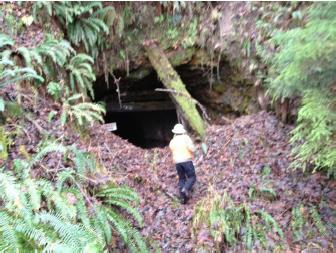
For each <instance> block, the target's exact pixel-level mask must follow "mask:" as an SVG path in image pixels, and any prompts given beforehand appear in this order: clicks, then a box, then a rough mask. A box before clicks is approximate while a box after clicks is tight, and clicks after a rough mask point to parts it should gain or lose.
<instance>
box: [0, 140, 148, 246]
mask: <svg viewBox="0 0 336 253" xmlns="http://www.w3.org/2000/svg"><path fill="white" fill-rule="evenodd" d="M54 153H59V154H61V156H62V157H63V161H66V163H64V164H67V165H68V166H71V167H64V164H63V163H61V166H60V167H59V169H58V170H57V172H56V174H55V175H54V177H55V183H51V182H50V181H47V180H45V179H43V178H40V179H35V178H33V177H32V176H31V175H30V171H31V169H32V168H33V167H35V166H37V165H38V164H40V163H41V162H43V159H44V157H47V156H50V155H53V154H54ZM95 171H96V163H95V161H94V158H93V157H92V156H91V155H90V154H88V153H86V152H83V151H81V150H79V149H78V148H76V147H75V146H64V145H62V144H60V143H57V142H50V141H47V142H43V143H41V145H40V148H39V151H38V152H37V153H36V154H35V155H33V157H31V159H29V160H18V159H16V160H15V161H14V170H13V171H12V172H9V171H5V170H4V169H1V171H0V201H1V202H2V203H3V205H2V206H1V207H0V250H1V251H3V250H4V251H22V250H29V251H33V250H38V251H42V250H43V251H46V252H49V251H51V252H103V249H104V248H105V247H106V246H107V245H109V244H111V243H112V240H113V237H115V232H116V233H117V234H119V235H120V238H121V239H122V240H123V241H124V242H125V244H126V245H127V246H128V247H129V248H130V249H131V250H132V252H147V247H146V244H145V242H144V240H143V238H142V237H141V235H140V234H139V232H138V231H137V230H136V229H135V228H134V227H133V225H132V224H131V223H130V222H129V221H128V219H129V217H133V218H134V220H135V221H136V222H137V223H138V224H139V225H140V226H142V225H143V220H142V217H141V216H140V214H139V212H138V211H137V209H136V207H135V206H136V205H138V203H139V197H138V196H137V194H136V193H135V192H134V191H133V190H131V189H130V188H128V187H124V186H123V187H119V186H115V185H107V186H105V187H103V188H102V189H98V190H97V191H96V190H93V189H92V190H91V191H86V190H85V188H86V187H87V185H88V181H87V179H88V177H89V176H90V173H94V172H95ZM14 172H15V173H14ZM121 210H125V211H126V212H127V213H128V216H127V218H125V216H124V215H123V214H122V212H121Z"/></svg>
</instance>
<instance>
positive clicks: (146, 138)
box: [94, 71, 178, 148]
mask: <svg viewBox="0 0 336 253" xmlns="http://www.w3.org/2000/svg"><path fill="white" fill-rule="evenodd" d="M116 76H121V74H120V75H117V74H116ZM118 86H119V93H118V92H117V86H116V84H115V80H114V79H113V78H112V77H111V76H110V78H109V85H108V86H107V83H106V81H105V79H104V77H101V78H99V79H98V80H97V82H96V83H95V85H94V90H95V95H96V97H95V100H96V101H97V102H98V101H104V102H105V104H106V111H107V113H106V117H105V123H112V122H116V124H117V130H115V131H113V133H114V134H117V135H119V136H120V137H122V138H123V139H126V140H128V141H129V142H131V143H133V144H134V145H136V146H138V147H141V148H155V147H165V146H167V145H168V143H169V141H170V139H171V138H172V135H173V134H172V132H171V130H172V128H173V127H174V125H175V124H176V123H177V122H178V120H177V115H176V108H175V105H174V104H173V102H172V100H171V99H170V97H169V95H168V93H166V92H158V91H155V89H156V88H164V87H163V85H162V83H161V82H160V81H159V80H158V78H157V75H156V73H155V72H154V71H153V72H152V73H150V74H148V75H147V76H146V77H144V78H142V79H138V78H137V79H132V78H127V77H125V78H121V79H120V82H119V83H118Z"/></svg>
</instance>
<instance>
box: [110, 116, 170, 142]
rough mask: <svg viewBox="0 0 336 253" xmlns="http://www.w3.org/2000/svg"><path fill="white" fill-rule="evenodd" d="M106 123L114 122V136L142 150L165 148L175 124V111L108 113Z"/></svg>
mask: <svg viewBox="0 0 336 253" xmlns="http://www.w3.org/2000/svg"><path fill="white" fill-rule="evenodd" d="M105 120H106V121H107V122H116V123H117V130H116V131H114V133H115V134H117V135H119V136H120V137H122V138H123V139H127V140H128V141H129V142H131V143H133V144H134V145H136V146H139V147H142V148H154V147H165V146H167V145H168V143H169V141H170V139H171V138H172V132H171V129H172V128H173V126H174V124H175V123H176V122H177V118H176V112H175V110H165V111H132V112H112V113H108V115H107V117H106V119H105Z"/></svg>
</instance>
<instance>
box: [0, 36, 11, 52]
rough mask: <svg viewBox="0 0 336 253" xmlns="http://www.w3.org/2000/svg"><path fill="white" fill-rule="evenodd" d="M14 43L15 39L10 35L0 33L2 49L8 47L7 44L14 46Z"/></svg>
mask: <svg viewBox="0 0 336 253" xmlns="http://www.w3.org/2000/svg"><path fill="white" fill-rule="evenodd" d="M13 45H14V40H12V38H10V37H9V36H8V35H6V34H4V33H0V49H1V48H4V47H7V46H10V47H11V46H13Z"/></svg>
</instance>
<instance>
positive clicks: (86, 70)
mask: <svg viewBox="0 0 336 253" xmlns="http://www.w3.org/2000/svg"><path fill="white" fill-rule="evenodd" d="M91 64H93V59H92V58H91V57H90V56H88V55H86V54H78V55H76V56H74V57H73V58H71V60H70V62H69V64H68V65H67V69H68V70H69V72H70V73H69V75H70V87H71V89H72V91H76V88H77V90H78V91H80V92H81V93H82V94H85V95H86V94H87V91H89V93H90V95H91V97H92V98H94V92H93V88H92V82H93V81H95V80H96V76H95V74H94V72H93V69H92V66H91ZM76 86H77V87H76Z"/></svg>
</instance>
